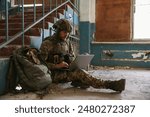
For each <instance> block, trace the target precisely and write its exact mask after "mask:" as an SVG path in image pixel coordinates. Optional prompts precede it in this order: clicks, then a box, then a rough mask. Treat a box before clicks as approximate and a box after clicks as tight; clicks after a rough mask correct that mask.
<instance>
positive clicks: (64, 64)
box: [55, 61, 69, 69]
mask: <svg viewBox="0 0 150 117" xmlns="http://www.w3.org/2000/svg"><path fill="white" fill-rule="evenodd" d="M55 67H56V68H57V69H61V68H68V67H69V65H68V63H66V62H64V61H63V62H61V63H59V64H56V66H55Z"/></svg>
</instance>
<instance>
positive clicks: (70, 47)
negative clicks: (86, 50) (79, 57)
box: [69, 42, 76, 61]
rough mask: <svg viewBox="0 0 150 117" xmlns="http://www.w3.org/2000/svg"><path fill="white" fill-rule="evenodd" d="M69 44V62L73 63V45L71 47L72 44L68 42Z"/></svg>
mask: <svg viewBox="0 0 150 117" xmlns="http://www.w3.org/2000/svg"><path fill="white" fill-rule="evenodd" d="M69 43H70V44H69V53H70V55H71V58H70V59H71V61H74V60H75V57H76V56H75V52H74V48H73V45H72V43H71V42H69Z"/></svg>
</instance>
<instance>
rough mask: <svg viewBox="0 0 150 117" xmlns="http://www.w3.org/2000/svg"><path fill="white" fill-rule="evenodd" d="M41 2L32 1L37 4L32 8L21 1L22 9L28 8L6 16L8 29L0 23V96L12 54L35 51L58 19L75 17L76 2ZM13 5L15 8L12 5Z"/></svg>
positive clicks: (29, 0) (31, 1) (59, 0)
mask: <svg viewBox="0 0 150 117" xmlns="http://www.w3.org/2000/svg"><path fill="white" fill-rule="evenodd" d="M42 1H43V0H36V2H37V3H38V4H41V5H39V6H36V5H33V3H34V0H24V5H26V4H31V5H30V6H29V7H27V6H26V7H23V9H22V7H20V9H19V12H17V13H15V14H13V15H10V16H9V17H8V25H6V20H5V19H1V20H0V94H2V93H3V92H4V89H5V86H6V85H5V83H6V74H7V70H8V67H9V58H10V56H11V55H12V53H13V51H14V50H16V49H17V48H20V47H22V46H30V47H35V48H37V49H39V48H40V45H41V43H42V40H43V39H44V38H45V37H47V36H50V35H51V34H53V31H51V26H52V25H53V23H55V22H56V20H58V19H61V18H67V19H68V17H69V16H70V14H72V13H73V14H72V15H73V18H74V16H75V15H74V14H78V13H75V12H76V10H75V8H74V7H75V6H74V5H75V1H76V0H44V2H42ZM50 1H51V2H50ZM56 1H57V3H56ZM15 3H16V4H17V2H16V1H15ZM43 3H44V5H43ZM50 3H51V4H50ZM70 10H72V11H73V12H72V11H70ZM67 15H69V16H67ZM23 16H24V22H23ZM77 17H78V16H77ZM23 24H24V25H23ZM74 24H75V23H74V20H73V21H72V25H73V27H74ZM7 26H8V35H7V36H6V34H7V31H6V28H5V27H7ZM23 27H24V28H23ZM73 29H74V30H73V32H72V34H73V35H76V34H75V32H77V28H73ZM23 31H24V33H23ZM6 37H8V39H6ZM75 46H76V45H75Z"/></svg>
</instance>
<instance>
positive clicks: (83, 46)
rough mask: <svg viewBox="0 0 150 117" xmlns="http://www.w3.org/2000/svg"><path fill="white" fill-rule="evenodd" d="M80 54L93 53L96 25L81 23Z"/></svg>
mask: <svg viewBox="0 0 150 117" xmlns="http://www.w3.org/2000/svg"><path fill="white" fill-rule="evenodd" d="M79 26H80V27H79V31H80V54H84V53H91V45H90V43H91V41H92V39H93V33H94V32H95V23H90V22H88V21H86V22H80V24H79Z"/></svg>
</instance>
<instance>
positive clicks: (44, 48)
mask: <svg viewBox="0 0 150 117" xmlns="http://www.w3.org/2000/svg"><path fill="white" fill-rule="evenodd" d="M51 46H52V45H51V43H50V42H48V40H46V41H44V42H43V43H42V45H41V47H40V51H41V57H42V59H43V60H44V62H45V63H46V64H47V66H48V68H49V69H50V70H51V69H55V64H53V63H50V62H48V56H49V50H50V49H51Z"/></svg>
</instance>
